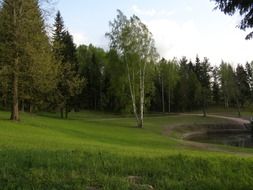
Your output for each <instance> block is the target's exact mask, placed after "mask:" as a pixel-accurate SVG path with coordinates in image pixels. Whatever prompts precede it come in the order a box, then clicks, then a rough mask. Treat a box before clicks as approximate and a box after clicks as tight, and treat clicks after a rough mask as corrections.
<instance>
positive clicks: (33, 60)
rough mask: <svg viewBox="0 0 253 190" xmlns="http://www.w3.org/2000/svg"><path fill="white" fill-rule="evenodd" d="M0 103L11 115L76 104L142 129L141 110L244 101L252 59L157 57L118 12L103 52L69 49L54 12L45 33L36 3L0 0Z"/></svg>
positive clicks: (251, 89)
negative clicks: (131, 119)
mask: <svg viewBox="0 0 253 190" xmlns="http://www.w3.org/2000/svg"><path fill="white" fill-rule="evenodd" d="M0 5H1V6H0V100H1V102H2V103H1V107H2V109H5V110H11V119H12V120H19V119H20V117H19V111H28V112H36V111H53V112H56V111H58V112H59V113H60V114H59V115H60V117H61V118H67V117H68V113H69V112H70V111H80V110H83V109H88V110H97V111H108V112H115V113H133V114H134V116H135V118H136V122H137V126H138V127H140V128H141V127H143V118H144V113H147V112H164V113H165V112H185V111H193V110H198V109H202V110H203V115H204V116H206V114H207V113H206V110H207V107H208V106H210V105H220V106H221V105H222V106H224V107H226V108H228V107H236V108H237V110H238V115H240V109H241V108H242V107H244V106H246V105H250V104H252V100H253V62H251V63H246V65H245V66H243V65H242V64H238V65H237V67H236V68H233V67H232V65H231V64H229V63H226V62H222V63H221V64H220V65H219V66H211V63H210V62H209V60H208V58H203V59H201V58H199V57H198V56H196V59H195V60H189V59H187V58H186V57H182V58H180V59H176V58H175V59H172V60H166V59H164V58H159V55H158V53H157V50H156V48H155V42H154V39H153V36H152V34H151V33H150V32H149V30H148V28H147V26H146V25H145V24H143V23H142V22H141V20H140V19H139V18H138V17H137V16H135V15H134V16H132V17H130V18H128V17H126V16H125V15H124V14H123V13H122V12H121V11H118V14H117V16H116V18H115V19H114V20H113V21H111V22H110V24H109V25H110V31H109V32H108V33H106V37H107V38H108V39H109V41H110V42H109V47H110V48H109V50H104V49H102V48H99V47H95V46H93V45H91V44H90V45H88V46H87V45H80V46H78V47H77V46H76V45H75V44H74V42H73V37H72V35H71V34H70V32H69V31H68V30H67V29H66V27H65V25H64V21H63V18H62V16H61V14H60V12H57V14H56V16H55V21H54V25H53V28H54V29H53V32H52V34H49V33H48V32H47V29H46V21H45V18H44V16H43V10H42V9H41V8H40V4H39V2H38V1H37V0H3V1H2V2H1V4H0Z"/></svg>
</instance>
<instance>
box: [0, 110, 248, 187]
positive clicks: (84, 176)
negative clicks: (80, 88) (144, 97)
mask: <svg viewBox="0 0 253 190" xmlns="http://www.w3.org/2000/svg"><path fill="white" fill-rule="evenodd" d="M21 116H22V120H21V121H20V122H18V123H17V122H12V121H9V120H8V118H9V113H7V112H0V189H6V190H7V189H8V190H9V189H36V190H37V189H38V190H40V189H41V190H42V189H45V190H48V189H52V190H53V189H54V190H55V189H78V190H79V189H80V190H81V189H82V190H83V189H87V190H100V189H101V190H102V189H103V190H113V189H119V190H121V189H123V190H124V189H130V190H131V189H132V190H135V189H137V190H138V189H140V190H141V189H157V190H163V189H164V190H170V189H171V190H174V189H182V190H186V189H196V190H197V189H199V190H203V189H212V190H214V189H217V190H218V189H219V190H220V189H229V190H232V189H235V190H249V189H253V157H252V156H253V150H251V149H242V148H236V147H228V146H221V145H203V144H200V143H193V142H186V141H184V140H182V139H181V138H179V137H178V136H177V135H174V134H173V132H171V129H173V127H175V126H180V125H196V124H197V125H201V124H213V123H227V122H228V121H226V120H224V119H218V118H203V117H200V116H186V115H149V116H147V117H146V119H145V128H144V129H137V128H135V120H134V119H133V118H132V117H122V116H118V115H112V114H104V113H96V112H80V113H71V114H70V119H68V120H61V119H59V118H58V115H57V114H53V113H41V114H33V115H30V114H26V113H23V114H22V115H21Z"/></svg>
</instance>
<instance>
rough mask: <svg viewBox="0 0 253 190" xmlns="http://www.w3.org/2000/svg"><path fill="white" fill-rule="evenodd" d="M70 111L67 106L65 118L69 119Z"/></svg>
mask: <svg viewBox="0 0 253 190" xmlns="http://www.w3.org/2000/svg"><path fill="white" fill-rule="evenodd" d="M68 113H69V109H68V106H67V105H66V106H65V119H68Z"/></svg>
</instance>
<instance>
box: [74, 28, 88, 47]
mask: <svg viewBox="0 0 253 190" xmlns="http://www.w3.org/2000/svg"><path fill="white" fill-rule="evenodd" d="M70 33H71V34H72V35H73V39H74V42H75V44H77V45H81V44H88V43H89V39H88V37H87V35H86V34H85V33H83V32H76V31H72V32H71V31H70Z"/></svg>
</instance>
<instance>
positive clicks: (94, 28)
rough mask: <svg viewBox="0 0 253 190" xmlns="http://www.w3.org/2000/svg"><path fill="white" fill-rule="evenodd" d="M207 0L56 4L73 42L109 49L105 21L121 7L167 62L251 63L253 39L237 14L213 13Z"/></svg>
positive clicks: (65, 0)
mask: <svg viewBox="0 0 253 190" xmlns="http://www.w3.org/2000/svg"><path fill="white" fill-rule="evenodd" d="M214 7H215V4H214V2H211V1H210V0H174V1H173V0H155V1H154V0H106V1H101V0H74V1H71V0H57V2H56V3H55V10H60V11H61V14H62V17H63V19H64V22H65V26H66V28H67V29H68V30H69V31H70V33H71V34H72V35H73V37H74V42H75V43H76V44H77V45H80V44H86V45H88V44H90V43H91V44H93V45H95V46H98V47H102V48H105V49H107V48H108V43H109V42H108V39H106V37H105V33H106V32H109V31H110V27H109V21H112V20H113V19H114V18H115V17H116V15H117V11H116V10H117V9H120V10H121V11H122V12H123V13H124V14H125V15H126V16H128V17H130V16H132V15H133V14H135V15H136V16H138V17H139V18H140V19H141V20H142V22H143V23H144V24H146V25H147V26H148V29H149V30H150V31H151V33H152V34H153V37H154V39H155V42H156V47H157V50H158V53H159V54H160V56H161V57H164V58H166V59H173V58H174V57H176V58H178V59H180V58H181V57H182V56H186V57H187V58H188V59H191V60H193V61H194V60H195V57H196V55H198V56H199V57H200V58H201V59H202V58H203V57H207V58H209V60H210V62H211V64H213V65H218V64H220V63H221V61H222V60H224V61H226V62H229V63H231V64H233V65H236V64H238V63H240V64H245V63H246V62H247V61H252V60H253V53H252V52H253V40H245V36H246V35H247V32H249V31H242V30H240V29H239V28H237V27H236V26H237V25H238V24H239V22H240V16H239V15H235V16H232V17H231V16H228V15H224V14H223V13H222V12H220V11H219V10H214Z"/></svg>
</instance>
